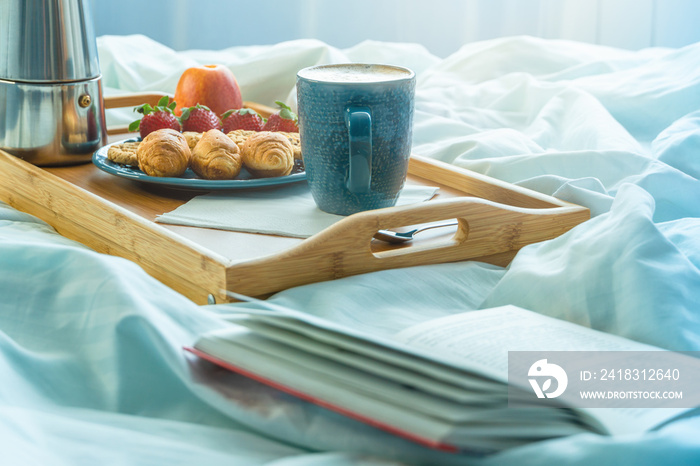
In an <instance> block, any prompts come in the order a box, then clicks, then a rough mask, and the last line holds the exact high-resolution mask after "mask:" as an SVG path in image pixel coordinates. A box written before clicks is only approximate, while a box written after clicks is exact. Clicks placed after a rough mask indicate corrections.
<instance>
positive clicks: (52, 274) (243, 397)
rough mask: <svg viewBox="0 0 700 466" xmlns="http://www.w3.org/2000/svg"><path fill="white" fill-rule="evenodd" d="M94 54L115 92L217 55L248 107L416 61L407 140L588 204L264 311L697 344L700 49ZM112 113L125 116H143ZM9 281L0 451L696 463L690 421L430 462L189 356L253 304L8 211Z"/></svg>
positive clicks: (2, 240)
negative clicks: (566, 220)
mask: <svg viewBox="0 0 700 466" xmlns="http://www.w3.org/2000/svg"><path fill="white" fill-rule="evenodd" d="M98 47H99V50H100V60H101V65H102V70H103V73H104V76H105V85H106V88H107V89H106V91H107V92H108V93H118V92H128V91H136V90H138V91H144V90H160V91H165V92H171V93H172V92H173V91H174V86H175V84H176V83H177V78H178V77H179V74H180V73H181V71H182V69H183V67H184V66H192V65H194V64H197V63H199V62H202V63H204V62H207V63H210V62H219V63H224V64H227V65H228V66H230V67H231V68H232V69H233V71H234V72H235V73H236V76H237V78H238V80H239V82H240V83H241V86H242V90H243V94H244V96H246V99H247V100H253V101H260V102H272V101H274V100H286V99H287V98H288V97H289V96H293V95H294V92H293V89H292V88H293V85H294V74H295V72H296V70H298V69H300V68H302V67H305V66H310V65H314V64H318V63H328V62H342V61H357V62H386V61H390V62H393V63H396V64H398V65H403V66H408V67H411V68H413V69H414V70H415V71H416V72H417V75H418V81H417V89H416V107H415V108H416V114H415V119H414V139H413V151H414V153H417V154H421V155H425V156H428V157H432V158H435V159H439V160H443V161H446V162H448V163H451V164H455V165H457V166H460V167H464V168H468V169H471V170H474V171H477V172H480V173H484V174H487V175H490V176H493V177H496V178H499V179H502V180H505V181H508V182H511V183H515V184H518V185H521V186H524V187H527V188H530V189H534V190H537V191H540V192H543V193H546V194H553V195H555V196H557V197H560V198H561V199H564V200H568V201H571V202H575V203H578V204H581V205H584V206H586V207H589V208H590V209H591V213H592V219H591V220H590V221H588V222H585V223H583V224H581V225H579V226H577V227H576V228H574V229H573V230H571V231H570V232H568V233H566V234H564V235H562V236H560V237H558V238H556V239H553V240H550V241H546V242H542V243H538V244H533V245H530V246H527V247H525V248H523V249H522V250H521V251H520V252H519V253H518V254H517V256H516V257H515V259H514V260H513V262H512V263H511V264H510V265H509V266H508V267H505V268H502V267H496V266H492V265H488V264H483V263H477V262H461V263H452V264H441V265H435V266H422V267H411V268H406V269H400V270H391V271H383V272H377V273H373V274H367V275H361V276H355V277H349V278H346V279H342V280H337V281H332V282H325V283H319V284H313V285H308V286H304V287H298V288H293V289H290V290H286V291H284V292H281V293H278V294H277V295H275V296H273V297H271V298H270V300H271V301H272V302H275V303H278V304H282V305H286V306H290V307H293V308H296V309H303V310H305V311H307V312H310V313H313V314H317V315H321V316H324V317H326V318H328V319H331V320H334V321H337V322H341V323H344V324H347V325H350V326H353V327H355V328H358V329H362V330H365V331H368V332H373V333H375V334H381V335H390V334H392V333H395V332H397V331H399V330H401V329H403V328H405V327H407V326H409V325H412V324H415V323H418V322H421V321H425V320H428V319H431V318H435V317H440V316H445V315H449V314H452V313H457V312H465V311H469V310H474V309H485V308H489V307H493V306H499V305H503V304H515V305H518V306H521V307H524V308H527V309H530V310H532V311H535V312H539V313H542V314H546V315H550V316H554V317H558V318H562V319H565V320H568V321H572V322H575V323H578V324H581V325H584V326H589V327H592V328H596V329H599V330H603V331H606V332H610V333H613V334H617V335H622V336H625V337H627V338H631V339H634V340H637V341H641V342H644V343H650V344H653V345H657V346H660V347H663V348H669V349H678V350H694V351H700V181H698V177H699V175H700V164H699V163H698V161H699V160H700V114H699V113H698V112H699V109H700V44H697V45H693V46H688V47H686V48H683V49H677V50H673V49H648V50H641V51H634V52H633V51H625V50H619V49H611V48H605V47H598V46H592V45H586V44H581V43H574V42H567V41H545V40H539V39H532V38H527V37H517V38H505V39H497V40H493V41H487V42H479V43H474V44H468V45H466V46H464V47H463V48H462V49H461V50H460V51H458V52H457V53H455V54H454V55H452V56H450V57H448V58H446V59H444V60H440V59H438V58H436V57H433V56H431V55H430V54H428V53H427V52H425V50H424V49H422V48H421V47H418V46H415V45H411V44H386V43H378V42H367V43H364V44H360V45H358V46H356V47H353V48H351V49H346V50H338V49H335V48H332V47H329V46H327V45H325V44H322V43H319V42H315V41H296V42H290V43H284V44H278V45H274V46H264V47H254V48H246V47H242V48H233V49H226V50H222V51H189V52H180V53H177V52H174V51H172V50H170V49H167V48H165V47H163V46H162V45H160V44H157V43H154V42H151V41H149V40H148V39H146V38H144V37H137V36H127V37H116V36H114V37H102V38H100V39H99V41H98ZM288 101H289V102H290V103H292V104H293V101H291V100H288ZM109 119H110V122H111V123H112V124H117V123H121V122H124V121H127V122H128V121H130V120H131V119H133V113H132V112H131V110H130V109H127V110H125V111H116V112H113V113H110V114H109ZM0 277H1V278H0V445H1V446H2V451H3V464H13V465H14V464H17V465H19V464H21V465H25V464H41V465H45V464H52V465H53V464H58V465H63V464H65V465H76V464H129V465H154V464H168V465H172V464H207V465H210V464H211V465H216V464H222V465H223V464H227V465H229V464H246V465H256V464H269V465H273V464H274V465H276V466H279V465H317V464H319V465H320V464H323V465H345V464H396V461H400V462H402V463H405V464H411V463H422V464H487V465H489V464H493V465H509V464H512V465H519V466H522V465H530V464H532V465H539V464H581V465H589V464H599V465H605V464H623V465H627V464H629V465H656V464H663V463H667V462H669V461H672V462H673V463H674V464H687V465H691V464H699V463H700V440H699V439H700V419H697V418H688V419H684V420H679V421H676V422H673V423H671V424H669V425H667V426H665V427H663V428H661V429H659V430H658V431H654V432H650V433H645V434H636V435H626V436H624V437H604V436H597V435H592V434H590V435H577V436H572V437H567V438H562V439H556V440H551V441H546V442H539V443H536V444H532V445H528V446H525V447H520V448H515V449H512V450H509V451H505V452H503V453H500V454H498V455H495V456H492V457H488V458H482V459H477V458H470V457H465V456H460V455H440V454H436V453H434V452H431V451H428V450H425V449H423V448H420V447H417V446H415V445H412V444H409V443H408V442H406V441H403V440H400V439H397V438H394V437H392V436H390V435H388V434H383V433H381V432H378V431H376V430H374V429H372V428H371V427H366V426H363V425H360V424H358V423H356V422H354V421H350V420H347V419H344V418H342V417H340V416H338V415H334V414H331V413H328V412H326V411H324V410H322V409H321V408H317V407H314V406H311V405H308V404H306V403H303V402H299V401H297V400H295V399H293V398H291V397H289V396H286V395H282V394H280V393H279V392H276V391H274V390H272V389H268V388H265V387H262V386H260V385H259V384H257V383H255V382H253V381H251V380H248V379H245V378H243V377H240V376H236V375H234V374H230V373H226V372H213V371H211V370H209V369H208V367H207V366H206V365H204V364H202V363H201V362H199V361H197V360H196V359H195V358H192V357H189V356H188V355H187V354H186V353H185V352H183V350H182V347H183V346H186V345H190V344H192V343H193V341H194V339H195V338H196V335H197V334H199V333H201V332H204V331H207V330H209V329H214V328H217V327H219V326H221V325H225V319H226V312H229V311H231V310H233V309H236V308H241V307H245V306H243V305H240V304H236V305H233V304H232V305H218V306H197V305H195V304H193V303H192V302H190V301H189V300H187V299H186V298H184V297H183V296H181V295H179V294H178V293H176V292H174V291H172V290H170V289H168V288H167V287H165V286H163V285H162V284H160V283H159V282H157V281H156V280H154V279H152V278H150V277H149V276H148V275H147V274H145V273H144V272H143V271H142V270H141V269H140V268H139V267H137V266H136V265H134V264H133V263H130V262H129V261H126V260H123V259H120V258H115V257H110V256H106V255H102V254H97V253H95V252H92V251H90V250H89V249H87V248H85V247H83V246H81V245H79V244H77V243H74V242H72V241H70V240H67V239H65V238H63V237H61V236H60V235H58V234H56V233H55V232H54V231H53V230H52V229H51V227H49V226H47V225H46V224H44V223H43V222H41V221H39V220H37V219H35V218H33V217H31V216H29V215H26V214H23V213H21V212H18V211H17V210H15V209H13V208H11V207H9V206H7V205H5V204H0ZM247 306H250V305H247Z"/></svg>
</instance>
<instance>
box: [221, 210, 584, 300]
mask: <svg viewBox="0 0 700 466" xmlns="http://www.w3.org/2000/svg"><path fill="white" fill-rule="evenodd" d="M451 218H458V219H460V227H459V229H458V233H457V234H456V235H455V237H453V239H452V240H450V241H448V242H447V243H446V244H443V245H437V246H435V245H432V246H430V245H428V246H421V245H413V246H410V247H400V248H396V249H393V250H387V251H383V252H381V253H379V254H378V255H377V254H375V253H373V252H372V248H371V241H372V238H373V236H374V234H375V233H376V232H377V231H378V230H384V229H388V228H392V227H393V228H395V227H397V226H400V225H413V224H420V223H426V222H432V221H439V220H446V219H451ZM588 218H589V214H588V210H587V209H583V208H581V207H579V206H575V205H570V206H562V207H554V208H547V209H533V208H523V207H514V206H510V205H505V204H499V203H496V202H493V201H488V200H485V199H481V198H476V197H464V198H452V199H446V200H436V201H430V202H425V203H421V204H413V205H408V206H397V207H389V208H386V209H378V210H372V211H367V212H360V213H357V214H354V215H350V216H348V217H346V218H344V219H342V220H340V221H339V222H337V223H336V224H334V225H332V226H330V227H328V228H326V229H325V230H323V231H321V232H320V233H318V234H316V235H314V236H312V237H311V238H308V239H307V240H305V241H304V242H303V243H301V244H299V245H298V246H296V247H294V248H292V249H290V250H288V251H286V252H284V253H281V254H278V255H275V256H270V257H267V258H261V259H258V260H255V261H250V262H246V263H238V264H233V265H232V266H231V267H230V268H229V269H228V270H227V273H226V283H227V288H228V289H229V290H232V291H236V292H238V293H242V294H247V295H249V296H263V295H266V294H269V293H273V292H276V291H280V290H283V289H286V288H291V287H293V286H299V285H304V284H308V283H314V282H319V281H326V280H333V279H337V278H342V277H347V276H350V275H356V274H360V273H368V272H374V271H378V270H383V269H389V268H400V267H410V266H417V265H427V264H438V263H444V262H456V261H462V260H470V259H477V260H479V261H482V262H488V263H492V264H495V265H500V266H505V265H507V264H508V262H509V261H510V260H511V259H512V258H513V257H514V256H515V253H516V252H517V251H518V250H519V249H520V248H522V247H523V246H525V245H527V244H530V243H535V242H539V241H544V240H547V239H552V238H555V237H557V236H559V235H561V234H562V233H565V232H566V231H568V230H570V229H571V228H573V227H574V226H576V225H578V224H579V223H582V222H584V221H586V220H587V219H588ZM290 270H293V271H294V273H290V272H289V271H290Z"/></svg>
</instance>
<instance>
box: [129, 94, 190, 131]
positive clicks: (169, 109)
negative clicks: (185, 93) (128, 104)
mask: <svg viewBox="0 0 700 466" xmlns="http://www.w3.org/2000/svg"><path fill="white" fill-rule="evenodd" d="M168 102H170V97H168V96H167V95H164V96H163V97H161V98H160V100H159V101H158V103H157V104H156V106H155V108H154V107H151V106H150V105H149V104H143V105H141V106H140V107H136V108H135V109H134V111H135V112H138V113H142V114H143V117H141V119H140V120H136V121H134V122H132V123H131V124H130V125H129V131H138V132H139V134H140V135H141V139H143V138H145V137H146V136H148V134H150V133H152V132H153V131H156V130H159V129H164V128H172V129H174V130H176V131H180V130H181V126H180V120H178V118H177V117H176V116H175V115H174V114H173V109H174V108H175V105H176V104H175V101H173V102H170V103H168Z"/></svg>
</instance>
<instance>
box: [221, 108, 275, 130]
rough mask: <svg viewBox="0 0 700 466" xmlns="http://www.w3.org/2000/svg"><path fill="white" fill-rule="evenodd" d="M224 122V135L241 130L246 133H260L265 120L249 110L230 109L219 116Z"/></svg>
mask: <svg viewBox="0 0 700 466" xmlns="http://www.w3.org/2000/svg"><path fill="white" fill-rule="evenodd" d="M221 119H222V120H223V121H224V129H223V130H222V131H223V132H224V133H229V132H231V131H234V130H237V129H242V130H246V131H262V129H263V126H265V119H263V117H261V116H260V115H258V112H256V111H255V110H252V109H250V108H240V109H231V110H229V111H227V112H226V113H224V114H223V115H221Z"/></svg>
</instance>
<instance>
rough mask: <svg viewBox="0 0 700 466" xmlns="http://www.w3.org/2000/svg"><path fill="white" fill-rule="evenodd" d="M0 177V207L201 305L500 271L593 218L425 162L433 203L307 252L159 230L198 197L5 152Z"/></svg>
mask: <svg viewBox="0 0 700 466" xmlns="http://www.w3.org/2000/svg"><path fill="white" fill-rule="evenodd" d="M128 102H129V103H123V101H120V102H118V105H114V103H113V105H112V107H114V106H126V105H133V104H132V103H131V102H132V101H128ZM142 102H143V100H142V101H141V103H142ZM260 108H261V109H262V110H263V111H264V107H260ZM123 137H124V136H123ZM0 171H1V172H2V173H3V177H2V180H1V181H0V200H3V201H4V202H6V203H8V204H9V205H11V206H13V207H14V208H16V209H18V210H21V211H24V212H27V213H30V214H32V215H35V216H36V217H39V218H41V219H42V220H44V221H46V222H47V223H49V224H50V225H52V226H53V227H54V228H55V229H56V230H57V231H58V232H59V233H60V234H62V235H63V236H65V237H68V238H71V239H74V240H76V241H78V242H80V243H83V244H84V245H86V246H88V247H90V248H92V249H94V250H95V251H98V252H101V253H107V254H112V255H116V256H121V257H124V258H127V259H129V260H132V261H134V262H136V263H137V264H139V265H140V266H141V267H142V268H143V269H144V270H145V271H146V272H148V273H149V274H151V275H152V276H154V277H155V278H157V279H158V280H160V281H161V282H163V283H164V284H166V285H168V286H170V287H171V288H173V289H175V290H176V291H178V292H180V293H182V294H184V295H185V296H187V297H189V298H190V299H192V300H193V301H195V302H197V303H200V304H204V303H212V302H224V301H228V298H227V296H226V294H225V290H232V291H236V292H238V293H242V294H246V295H250V296H258V297H264V296H267V295H269V294H271V293H274V292H277V291H281V290H284V289H287V288H290V287H294V286H299V285H303V284H308V283H313V282H319V281H325V280H333V279H336V278H341V277H346V276H350V275H355V274H360V273H367V272H373V271H377V270H383V269H390V268H397V267H408V266H415V265H424V264H436V263H443V262H454V261H464V260H477V261H483V262H488V263H492V264H496V265H501V266H505V265H507V264H508V263H509V262H510V261H511V260H512V258H513V257H514V256H515V254H516V253H517V251H518V250H519V249H520V248H522V247H523V246H525V245H527V244H531V243H535V242H539V241H544V240H547V239H552V238H555V237H557V236H559V235H561V234H562V233H564V232H566V231H568V230H570V229H571V228H573V227H574V226H576V225H578V224H579V223H582V222H584V221H586V220H587V219H589V218H590V213H589V211H588V209H586V208H584V207H581V206H578V205H574V204H570V203H567V202H564V201H561V200H559V199H556V198H554V197H552V196H547V195H543V194H540V193H537V192H535V191H531V190H528V189H525V188H521V187H517V186H514V185H510V184H508V183H504V182H501V181H499V180H496V179H493V178H490V177H487V176H484V175H480V174H477V173H474V172H471V171H469V170H465V169H461V168H458V167H454V166H451V165H448V164H445V163H442V162H439V161H435V160H430V159H426V158H422V157H419V156H413V157H412V158H411V161H410V164H409V177H408V180H407V183H416V184H423V185H430V186H438V187H440V192H439V195H438V196H437V198H436V199H435V200H431V201H427V202H424V203H420V204H414V205H410V206H399V207H391V208H387V209H379V210H374V211H367V212H360V213H358V214H354V215H351V216H348V217H346V218H344V219H342V220H341V221H339V222H338V223H336V224H334V225H332V226H330V227H329V228H327V229H325V230H324V231H322V232H320V233H318V234H316V235H314V236H312V237H310V238H308V239H305V240H301V239H296V238H283V237H277V236H271V235H259V234H248V233H240V232H230V231H222V230H213V229H208V228H195V227H183V226H176V225H164V224H157V223H155V222H154V219H155V217H156V216H157V215H160V214H162V213H164V212H169V211H171V210H173V209H175V208H176V207H178V206H179V205H182V204H184V203H185V202H187V201H188V200H190V199H191V198H193V197H194V196H195V195H199V194H202V192H190V191H175V190H169V189H161V188H158V187H153V186H146V185H142V184H139V183H137V182H134V181H132V180H126V179H122V178H118V177H115V176H112V175H109V174H107V173H104V172H102V171H101V170H99V169H97V168H96V167H95V166H93V165H92V164H84V165H77V166H73V167H56V168H39V167H36V166H34V165H31V164H29V163H27V162H25V161H23V160H21V159H19V158H17V157H14V156H12V155H9V154H7V153H6V152H3V151H0ZM446 219H457V220H458V226H457V227H456V231H454V232H450V234H449V235H446V234H445V233H444V231H440V230H437V229H436V230H432V233H429V232H426V233H421V236H420V240H416V241H414V242H412V243H410V244H407V245H388V244H385V243H381V242H378V241H376V240H373V235H374V234H375V233H376V232H377V231H378V230H381V229H400V228H401V227H406V226H410V225H419V224H424V223H429V222H434V221H440V220H446ZM452 233H453V234H452ZM424 235H425V236H424Z"/></svg>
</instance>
